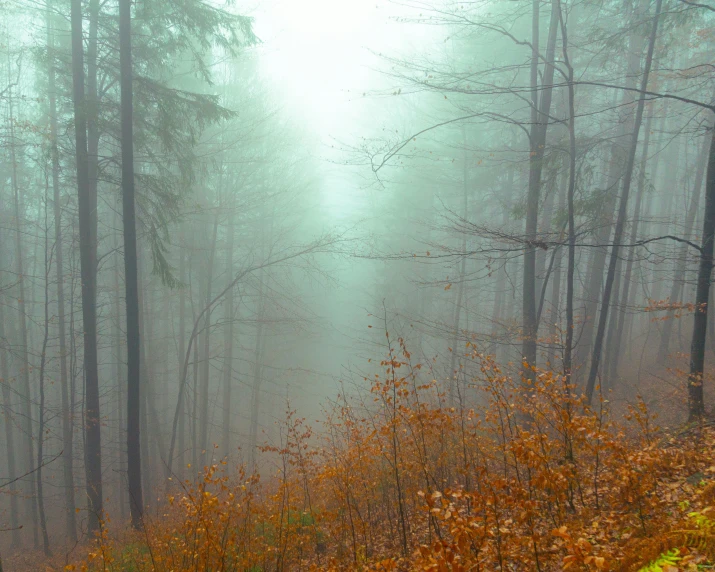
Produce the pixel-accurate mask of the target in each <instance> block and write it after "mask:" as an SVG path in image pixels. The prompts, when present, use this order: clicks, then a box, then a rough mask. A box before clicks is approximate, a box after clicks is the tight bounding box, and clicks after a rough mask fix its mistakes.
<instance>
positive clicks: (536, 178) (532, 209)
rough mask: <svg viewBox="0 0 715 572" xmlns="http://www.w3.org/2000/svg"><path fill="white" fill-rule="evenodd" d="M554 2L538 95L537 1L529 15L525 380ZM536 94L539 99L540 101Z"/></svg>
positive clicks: (532, 348)
mask: <svg viewBox="0 0 715 572" xmlns="http://www.w3.org/2000/svg"><path fill="white" fill-rule="evenodd" d="M556 5H557V0H553V1H552V3H551V23H550V25H549V37H548V40H547V46H546V65H545V67H544V73H543V80H542V84H541V91H539V85H538V72H539V70H538V67H539V0H533V12H532V39H531V41H532V56H531V97H532V101H531V106H532V107H531V130H530V134H529V189H528V193H527V197H526V228H525V238H526V241H527V242H526V248H525V250H524V284H523V300H522V329H523V331H522V336H523V342H522V358H523V360H524V362H525V364H526V367H525V368H524V375H525V377H528V378H532V377H533V372H532V370H531V368H532V367H533V366H535V365H536V337H537V330H538V327H539V325H538V324H537V323H536V241H537V229H538V218H539V196H540V194H541V171H542V168H543V159H544V147H545V145H546V131H547V127H548V123H549V120H548V116H549V112H550V110H551V94H552V92H553V82H554V81H553V80H554V64H553V62H554V53H555V50H556V31H557V29H558V28H557V24H558V19H557V18H558V15H557V12H556ZM539 93H540V94H541V98H540V101H539Z"/></svg>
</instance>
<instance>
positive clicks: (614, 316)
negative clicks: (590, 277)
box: [603, 258, 623, 389]
mask: <svg viewBox="0 0 715 572" xmlns="http://www.w3.org/2000/svg"><path fill="white" fill-rule="evenodd" d="M622 274H623V261H622V260H621V259H620V258H619V259H618V262H617V263H616V277H615V279H614V281H613V294H612V295H611V297H612V298H613V300H612V303H611V312H610V314H609V317H608V327H607V329H606V336H605V338H604V340H605V348H606V350H605V363H606V367H604V368H603V384H604V388H605V389H611V388H613V385H612V382H613V379H612V378H611V377H610V375H609V374H610V373H611V363H612V360H613V352H614V349H615V348H614V347H613V344H614V342H615V341H616V331H617V330H618V317H619V315H620V313H621V312H622V311H623V309H622V308H621V294H622V291H621V278H622Z"/></svg>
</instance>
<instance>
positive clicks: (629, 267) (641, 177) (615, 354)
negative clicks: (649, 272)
mask: <svg viewBox="0 0 715 572" xmlns="http://www.w3.org/2000/svg"><path fill="white" fill-rule="evenodd" d="M652 122H653V114H652V112H651V113H649V114H648V119H647V120H646V124H645V138H644V141H643V155H642V156H641V166H640V171H639V173H638V194H637V195H636V204H635V207H634V209H633V222H632V224H631V235H630V243H631V244H633V243H635V241H636V240H637V239H638V227H639V226H640V213H641V203H642V202H643V194H644V193H645V173H646V166H647V162H648V148H649V146H650V130H651V124H652ZM633 259H634V256H633V250H632V249H631V252H630V253H629V255H628V262H627V263H626V272H625V275H624V276H623V295H622V297H621V303H622V305H623V307H622V308H621V311H620V312H619V313H618V325H617V326H616V334H615V340H614V342H613V350H612V352H611V359H610V362H609V364H608V367H609V372H608V378H609V379H611V380H615V379H616V378H617V376H618V362H619V360H620V356H621V353H622V351H623V350H622V348H621V342H622V340H623V329H624V326H625V322H626V316H627V313H628V308H629V307H630V299H631V293H630V287H631V276H632V273H633Z"/></svg>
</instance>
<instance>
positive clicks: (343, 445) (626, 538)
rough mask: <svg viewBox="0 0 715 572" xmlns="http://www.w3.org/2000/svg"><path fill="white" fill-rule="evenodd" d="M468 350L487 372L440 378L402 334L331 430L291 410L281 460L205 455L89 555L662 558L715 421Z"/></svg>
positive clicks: (420, 566)
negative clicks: (264, 474)
mask: <svg viewBox="0 0 715 572" xmlns="http://www.w3.org/2000/svg"><path fill="white" fill-rule="evenodd" d="M389 342H390V339H389V336H388V343H389ZM467 351H468V352H469V353H468V354H467V356H466V357H467V358H469V359H471V360H472V361H473V363H474V364H475V366H476V368H475V369H477V370H478V371H479V375H476V376H474V379H471V380H470V381H469V382H468V383H467V382H464V381H460V383H459V385H458V386H457V385H455V386H454V387H453V388H452V390H451V391H448V392H446V393H445V392H443V391H442V388H441V387H440V384H439V383H438V382H437V381H435V380H433V379H431V378H430V376H427V377H426V378H425V372H424V370H423V368H422V367H421V366H420V365H419V364H414V365H413V364H412V363H411V356H410V354H409V352H408V351H407V349H406V348H405V346H404V343H403V342H402V340H400V341H399V347H398V348H393V347H392V346H391V345H390V347H389V354H388V356H387V358H386V359H385V360H384V361H383V362H382V364H381V366H382V371H383V373H382V374H377V375H376V376H375V378H374V379H373V380H372V387H371V391H370V394H369V396H370V397H369V398H366V397H365V396H363V397H362V398H360V397H351V398H348V397H346V396H341V397H340V399H339V400H338V402H337V403H336V404H334V406H333V407H332V408H331V409H330V410H329V411H328V413H327V415H326V419H325V421H324V427H323V429H322V431H319V432H315V433H314V432H313V430H312V429H311V428H310V427H308V426H307V425H306V423H305V420H304V419H302V418H300V417H298V416H297V415H296V413H295V412H294V411H289V412H288V414H287V418H286V421H285V424H284V425H283V426H282V428H281V431H280V443H279V444H278V445H276V446H271V447H265V448H264V449H263V452H264V455H266V456H268V457H269V458H270V459H272V461H273V462H274V465H275V467H276V471H275V474H272V475H269V477H268V478H265V479H263V480H259V478H258V476H257V475H252V476H249V475H246V474H245V473H243V472H241V473H240V474H239V475H237V476H228V475H226V474H223V473H222V472H221V471H219V468H220V467H216V466H213V467H207V468H206V469H205V475H204V479H203V481H202V482H200V483H198V484H190V483H188V482H187V483H184V484H183V485H182V486H181V488H177V489H176V490H175V491H174V492H172V493H171V496H169V497H168V500H167V504H166V507H165V518H163V519H161V521H160V522H155V523H148V525H147V526H146V530H145V531H144V533H143V535H141V536H136V537H135V538H134V539H133V541H132V542H131V543H129V544H124V545H119V544H118V545H114V546H112V547H111V548H109V547H108V546H109V545H108V542H109V541H108V540H107V539H103V540H102V541H101V542H100V544H101V545H102V550H101V551H95V552H94V554H97V555H99V559H100V560H102V566H104V567H105V569H108V570H167V571H168V570H172V571H175V572H181V571H189V570H193V571H209V570H211V571H214V570H241V571H244V570H253V571H259V570H260V571H265V572H268V571H272V570H277V571H283V570H300V569H313V570H348V569H353V570H408V569H409V570H434V571H440V572H441V571H448V570H451V571H455V572H459V571H467V570H484V571H491V570H538V571H547V570H564V569H572V570H619V569H624V570H626V569H628V570H638V569H639V568H640V567H641V566H644V565H646V564H648V562H649V559H651V557H652V558H656V557H657V556H658V554H657V550H658V548H659V546H660V545H658V546H657V547H656V546H655V544H654V545H653V547H652V549H651V552H653V551H655V552H656V554H655V555H654V556H653V555H652V554H650V553H647V551H645V552H644V551H643V550H644V549H643V546H644V539H656V538H658V537H659V535H661V534H665V533H666V531H668V530H671V529H673V527H676V526H677V523H678V522H679V521H680V520H681V519H682V518H683V514H684V511H685V510H686V509H685V508H683V507H684V506H686V505H685V504H684V503H686V504H687V507H691V503H697V502H698V501H697V498H698V493H697V491H698V487H699V486H700V482H698V483H690V482H689V480H687V479H686V477H689V476H691V475H693V474H702V475H703V479H701V481H706V480H707V479H708V478H710V477H711V476H713V475H712V473H715V466H712V465H714V464H715V463H713V461H712V455H713V454H712V434H711V433H710V432H709V431H707V430H706V431H703V432H701V433H700V434H698V435H695V436H692V435H690V436H688V437H687V438H685V439H682V438H681V439H676V438H671V437H668V436H667V435H665V434H664V433H662V432H660V431H659V430H658V429H657V428H656V427H654V426H653V418H652V416H650V415H649V414H648V412H647V411H646V410H645V406H644V405H643V404H642V403H641V404H638V405H637V406H634V407H632V408H631V410H630V412H629V414H628V415H626V417H625V418H624V419H623V420H622V421H620V422H618V423H616V422H615V421H614V420H613V419H611V418H610V416H609V412H608V403H607V402H605V401H604V400H601V402H600V403H599V404H598V405H597V406H596V407H595V408H589V407H587V406H586V405H585V404H584V402H583V400H582V399H581V398H580V397H579V396H578V395H576V394H575V391H574V388H573V387H569V386H566V385H565V383H564V380H563V378H562V376H560V375H558V374H555V373H553V372H549V371H539V370H535V371H534V375H533V379H518V380H513V379H512V378H510V377H509V376H508V375H506V374H504V373H503V372H502V371H501V370H500V368H499V367H498V365H497V364H496V363H494V361H493V360H492V359H490V358H489V357H485V356H483V355H480V354H479V353H477V351H476V350H475V349H474V348H472V347H471V346H470V345H469V344H468V349H467ZM455 384H456V382H455ZM450 396H451V397H450ZM704 443H709V445H708V446H707V447H705V446H703V444H704ZM706 467H709V468H706ZM688 509H690V508H688ZM690 549H692V547H691V548H690ZM690 549H689V548H687V547H684V548H683V550H690ZM96 560H97V559H96V558H95V564H93V566H96ZM85 566H87V565H86V564H85Z"/></svg>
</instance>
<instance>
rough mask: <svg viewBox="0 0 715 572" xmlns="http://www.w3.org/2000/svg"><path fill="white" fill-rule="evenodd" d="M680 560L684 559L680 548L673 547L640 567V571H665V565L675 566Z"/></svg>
mask: <svg viewBox="0 0 715 572" xmlns="http://www.w3.org/2000/svg"><path fill="white" fill-rule="evenodd" d="M680 560H682V558H681V557H680V550H678V549H677V548H673V549H671V550H668V552H664V553H663V554H661V555H660V556H658V558H657V559H655V560H654V561H653V562H651V563H649V564H648V565H647V566H644V567H643V568H641V569H639V570H638V572H663V566H675V565H676V564H677V563H678V562H679V561H680Z"/></svg>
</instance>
